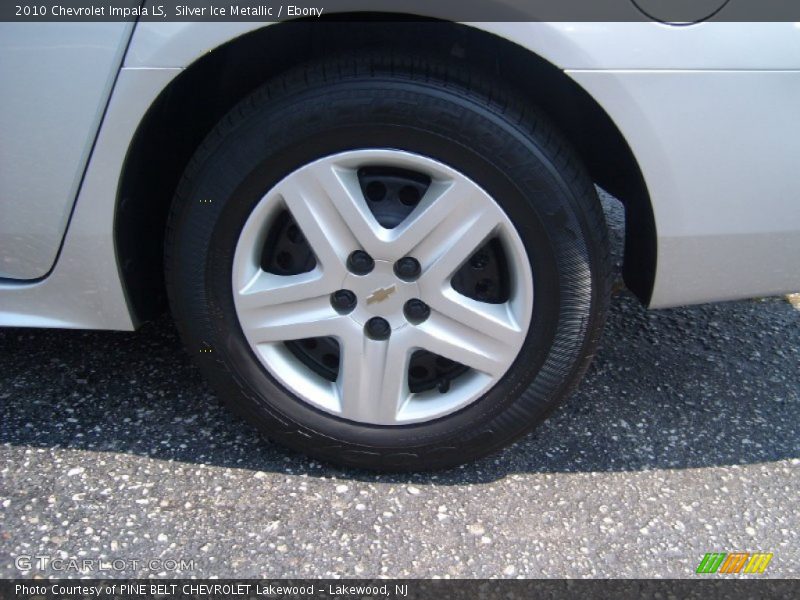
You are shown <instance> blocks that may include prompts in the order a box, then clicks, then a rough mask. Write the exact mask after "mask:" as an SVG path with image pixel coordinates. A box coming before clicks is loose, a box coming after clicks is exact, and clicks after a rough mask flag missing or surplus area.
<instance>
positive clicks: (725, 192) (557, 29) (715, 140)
mask: <svg viewBox="0 0 800 600" xmlns="http://www.w3.org/2000/svg"><path fill="white" fill-rule="evenodd" d="M261 26H262V25H261V24H258V23H201V22H198V23H158V22H147V23H140V24H138V25H137V27H136V29H135V31H134V34H133V37H132V39H131V42H130V47H129V51H128V53H127V55H126V58H125V62H124V68H123V69H122V70H121V71H120V74H119V78H118V81H117V84H116V86H115V88H114V92H113V94H112V96H111V100H110V102H109V106H108V110H107V114H106V117H105V119H104V122H103V125H102V127H101V129H100V132H99V135H98V139H97V143H96V148H95V151H94V153H93V155H92V157H91V160H90V162H89V165H88V167H87V171H86V177H85V180H84V182H83V186H82V188H81V191H80V194H79V196H78V200H77V203H76V208H75V213H74V216H73V219H72V223H71V225H70V227H69V230H68V232H67V235H66V238H65V241H64V247H63V251H62V255H61V257H60V259H59V261H58V263H57V264H56V266H55V268H54V270H53V272H52V274H51V275H49V276H48V277H47V278H46V279H44V280H43V281H41V282H39V283H36V284H16V283H3V284H0V324H2V325H39V326H63V327H82V328H92V327H95V328H110V329H131V328H133V327H134V326H135V322H134V319H133V317H132V315H131V313H130V311H129V309H128V306H127V303H126V300H125V291H124V289H123V284H122V282H121V278H120V276H119V269H118V267H117V264H116V260H115V258H114V257H115V254H114V244H113V239H112V235H113V233H112V232H113V225H114V207H115V198H116V186H117V183H118V180H119V177H120V174H121V172H122V169H123V165H124V159H125V154H126V151H127V148H128V145H129V144H130V141H131V139H132V137H133V135H134V133H135V131H136V128H137V126H138V124H139V121H140V120H141V118H142V117H143V116H144V114H145V112H146V111H147V108H148V107H149V106H150V105H151V104H152V102H154V101H155V100H156V98H157V97H158V95H159V93H160V92H161V91H162V90H163V89H164V88H165V87H166V86H167V85H168V84H169V82H170V81H171V80H172V79H173V78H174V77H176V76H177V75H178V74H179V73H180V72H181V70H182V69H184V68H186V67H188V66H190V65H191V64H192V63H193V62H194V61H196V60H197V59H199V58H200V57H202V56H203V55H205V54H206V53H207V52H209V51H211V50H213V49H214V48H216V47H217V46H219V45H221V44H223V43H225V42H227V41H229V40H230V39H233V38H235V37H237V36H239V35H242V34H244V33H247V32H249V31H252V30H254V29H256V28H258V27H261ZM472 26H475V27H479V28H481V29H483V30H485V31H488V32H490V33H494V34H496V35H499V36H502V37H504V38H506V39H509V40H510V41H512V42H515V43H517V44H519V45H520V46H523V47H525V48H527V49H529V50H530V51H532V52H534V53H536V54H538V55H539V56H541V57H542V58H544V59H546V60H548V61H550V62H551V63H553V64H554V65H556V66H558V67H560V68H562V69H564V70H565V71H566V72H567V74H568V76H570V77H572V78H573V80H574V81H576V82H577V83H578V84H579V85H580V86H582V87H583V88H584V89H585V90H586V91H587V92H588V93H589V94H590V95H592V96H593V97H594V98H595V99H596V100H597V102H598V103H599V104H600V105H601V106H602V107H603V109H605V111H606V112H607V113H608V114H609V116H610V117H611V119H612V120H613V121H614V122H615V123H616V124H617V126H618V127H619V128H620V130H621V132H622V134H623V136H624V137H625V138H626V139H627V141H628V143H629V145H630V146H631V148H632V150H633V153H634V156H635V157H636V159H637V160H638V162H639V164H640V166H641V168H642V172H643V175H644V178H645V182H646V184H647V188H648V191H649V194H650V197H651V200H652V202H653V208H654V213H655V217H656V229H657V233H658V239H657V253H658V265H657V273H656V284H655V289H654V292H653V295H652V298H651V306H653V307H666V306H673V305H678V304H687V303H692V302H704V301H712V300H724V299H732V298H740V297H747V296H753V295H762V294H768V293H778V292H783V291H790V290H792V288H795V287H800V273H798V270H797V266H796V264H797V263H798V261H797V260H796V257H797V255H798V254H800V216H798V212H797V211H798V209H797V207H798V202H797V200H798V193H800V183H799V182H798V181H797V180H796V178H795V177H794V176H793V170H792V169H791V168H790V167H791V162H792V157H795V159H796V156H798V152H797V150H798V141H797V140H800V120H798V119H797V118H796V110H793V107H796V106H797V105H798V104H800V91H799V90H798V81H800V79H799V77H800V30H798V28H797V27H796V26H795V25H794V24H792V23H754V24H745V23H707V24H699V25H694V26H691V27H672V26H668V25H662V24H658V23H647V22H640V23H474V24H472ZM743 40H745V41H747V42H748V43H747V44H744V43H743ZM748 45H749V47H744V46H748ZM753 48H757V51H754V50H753ZM776 149H777V150H776ZM92 258H93V259H94V262H92ZM87 261H89V263H91V264H87Z"/></svg>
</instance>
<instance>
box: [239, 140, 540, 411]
mask: <svg viewBox="0 0 800 600" xmlns="http://www.w3.org/2000/svg"><path fill="white" fill-rule="evenodd" d="M276 238H277V239H276ZM293 249H298V250H297V252H293ZM292 265H295V268H292ZM532 281H533V278H532V273H531V268H530V262H529V260H528V257H527V254H526V252H525V248H524V246H523V244H522V241H521V240H520V238H519V235H518V234H517V232H516V230H515V229H514V227H513V225H512V223H511V221H510V220H509V218H508V217H507V215H506V214H505V213H504V212H503V210H502V209H501V208H500V207H499V205H498V204H497V203H496V202H495V201H494V200H493V199H492V198H491V197H490V196H489V195H488V194H487V193H486V192H485V191H484V190H483V189H482V188H480V187H479V186H478V185H477V184H476V183H475V182H473V181H472V180H471V179H469V178H467V177H466V176H465V175H463V174H461V173H459V172H457V171H455V170H453V169H451V168H450V167H448V166H446V165H444V164H442V163H440V162H438V161H435V160H433V159H430V158H427V157H424V156H420V155H416V154H411V153H408V152H403V151H398V150H383V149H374V150H355V151H349V152H344V153H340V154H335V155H332V156H329V157H326V158H322V159H320V160H317V161H315V162H312V163H310V164H308V165H305V166H303V167H301V168H299V169H297V170H296V171H294V172H292V173H290V174H289V175H288V176H286V177H285V178H284V179H283V180H282V181H280V182H279V183H278V184H277V185H276V186H275V187H273V188H272V189H271V190H270V191H269V192H267V194H266V195H265V196H264V197H263V198H262V200H261V201H260V202H259V203H258V204H257V205H256V207H255V209H254V210H253V212H252V213H251V215H250V217H249V218H248V220H247V222H246V223H245V226H244V228H243V230H242V233H241V235H240V237H239V240H238V242H237V245H236V250H235V254H234V261H233V273H232V283H233V292H234V294H233V295H234V303H235V307H236V313H237V316H238V319H239V323H240V325H241V328H242V331H243V332H244V335H245V337H246V338H247V341H248V342H249V344H250V346H251V348H252V349H253V351H254V353H255V355H256V357H257V358H258V359H259V360H260V362H261V363H262V364H263V365H264V367H265V368H266V369H267V370H268V371H269V373H270V374H271V375H272V376H273V377H275V378H276V379H277V380H278V381H280V382H281V383H282V384H283V385H284V386H285V387H286V388H288V390H289V391H291V392H292V393H293V394H294V395H295V396H296V397H298V398H299V399H300V400H302V401H304V402H307V403H309V404H311V405H313V406H315V407H317V408H319V409H321V410H324V411H326V412H329V413H332V414H334V415H337V416H339V417H341V418H344V419H347V420H351V421H356V422H360V423H368V424H376V425H401V424H408V423H415V422H424V421H429V420H432V419H436V418H439V417H442V416H444V415H447V414H450V413H452V412H454V411H457V410H459V409H461V408H463V407H465V406H467V405H469V404H470V403H472V402H474V401H475V400H477V399H478V398H480V397H481V396H482V395H483V394H484V393H485V392H486V391H488V389H490V388H491V387H492V386H493V385H494V384H495V383H497V382H498V380H499V379H500V378H501V377H502V376H503V375H504V374H505V373H506V371H507V370H508V369H509V367H510V366H511V364H512V363H513V362H514V359H515V358H516V356H517V354H518V353H519V351H520V349H521V347H522V344H523V342H524V340H525V336H526V335H527V332H528V328H529V326H530V321H531V313H532V308H533V283H532ZM345 292H349V293H345Z"/></svg>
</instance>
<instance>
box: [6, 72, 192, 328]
mask: <svg viewBox="0 0 800 600" xmlns="http://www.w3.org/2000/svg"><path fill="white" fill-rule="evenodd" d="M179 73H180V69H122V70H121V71H120V73H119V77H118V79H117V83H116V85H115V86H114V92H113V94H112V95H111V99H110V100H109V103H108V109H107V111H106V117H105V122H104V125H103V127H102V128H101V129H100V133H99V135H98V136H97V142H96V143H95V149H94V152H93V153H92V157H91V159H90V161H89V165H88V167H87V170H86V177H85V178H84V180H83V185H82V186H81V191H80V194H79V195H78V199H77V201H76V203H75V212H74V214H73V216H72V219H71V222H70V226H69V228H68V230H67V234H66V236H65V238H64V246H63V249H62V251H61V255H60V256H59V259H58V262H57V263H56V265H55V267H54V268H53V272H52V273H51V274H50V275H49V276H48V277H46V278H44V279H43V280H41V281H38V282H36V283H15V282H8V281H6V282H0V325H9V326H19V327H65V328H76V329H119V330H132V329H134V325H135V324H134V321H133V317H132V315H131V313H130V310H129V308H128V303H127V301H126V297H125V290H124V289H123V285H122V280H121V279H120V275H119V268H118V265H117V260H116V254H115V250H114V239H113V235H112V231H113V224H114V211H115V209H116V202H115V200H116V195H117V185H118V180H119V175H120V172H121V170H122V165H123V163H124V162H125V156H126V154H127V152H128V146H129V144H130V141H131V139H132V138H133V135H134V134H135V132H136V129H137V127H138V126H139V123H140V121H141V120H142V118H144V115H145V113H146V112H147V109H148V108H150V104H151V103H152V102H153V100H154V99H155V98H156V97H157V96H158V94H159V93H160V92H161V90H162V89H163V88H164V87H165V86H166V85H167V84H168V83H169V82H170V81H171V80H172V79H173V78H174V77H175V76H177V75H178V74H179Z"/></svg>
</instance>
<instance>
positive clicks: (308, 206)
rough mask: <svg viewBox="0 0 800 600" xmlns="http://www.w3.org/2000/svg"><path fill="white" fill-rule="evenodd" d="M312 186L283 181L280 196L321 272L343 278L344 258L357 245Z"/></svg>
mask: <svg viewBox="0 0 800 600" xmlns="http://www.w3.org/2000/svg"><path fill="white" fill-rule="evenodd" d="M313 183H314V182H313V180H311V179H310V178H307V177H306V178H296V179H293V180H290V181H286V182H284V183H283V185H282V186H281V189H280V193H281V196H282V197H283V201H284V202H285V203H286V208H288V209H289V212H290V213H292V216H293V217H294V220H295V222H296V223H297V226H298V227H299V228H300V230H301V231H302V232H303V235H304V236H305V238H306V241H307V242H308V244H309V246H310V247H311V249H312V250H313V251H314V255H315V256H316V257H317V260H318V261H319V262H320V263H321V264H322V269H323V270H324V271H326V272H327V273H336V274H341V275H343V274H344V273H345V266H344V265H345V262H346V260H347V256H348V255H349V254H350V253H351V252H352V251H353V250H356V249H357V248H358V241H357V240H356V238H355V237H354V236H353V233H352V231H351V230H350V228H349V227H348V225H347V223H346V221H345V219H344V218H343V216H342V215H341V214H340V212H339V211H338V210H337V207H336V206H335V205H334V204H333V203H332V202H331V200H330V198H328V197H327V195H325V194H323V193H320V191H319V190H318V189H317V186H316V185H312V184H313Z"/></svg>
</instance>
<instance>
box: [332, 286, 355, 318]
mask: <svg viewBox="0 0 800 600" xmlns="http://www.w3.org/2000/svg"><path fill="white" fill-rule="evenodd" d="M331 306H333V308H335V309H336V310H337V311H338V312H340V313H349V312H350V311H352V310H353V309H354V308H355V307H356V295H355V294H354V293H353V292H351V291H350V290H336V291H335V292H333V293H332V294H331Z"/></svg>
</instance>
